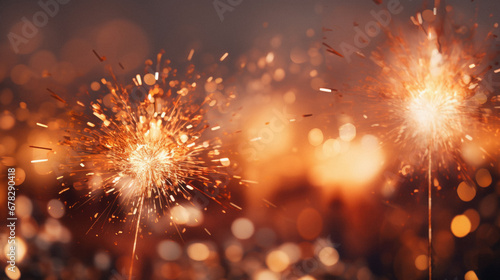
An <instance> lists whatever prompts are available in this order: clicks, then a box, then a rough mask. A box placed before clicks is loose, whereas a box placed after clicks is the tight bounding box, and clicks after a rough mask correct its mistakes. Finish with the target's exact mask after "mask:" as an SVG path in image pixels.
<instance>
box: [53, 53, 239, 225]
mask: <svg viewBox="0 0 500 280" xmlns="http://www.w3.org/2000/svg"><path fill="white" fill-rule="evenodd" d="M160 59H161V54H160V55H159V57H158V60H159V61H160ZM142 79H144V83H143V82H142ZM212 80H213V78H212V77H210V78H209V79H208V81H206V82H207V83H210V82H212ZM217 80H218V81H219V83H220V81H221V79H217ZM103 81H104V82H105V86H106V87H107V90H108V91H109V95H108V96H107V100H104V99H98V100H97V101H93V102H92V103H91V104H90V105H91V106H90V107H91V110H92V118H89V117H88V114H87V113H86V112H80V113H76V112H73V113H72V128H71V129H70V130H69V132H70V136H68V137H66V140H65V141H64V142H62V144H63V145H67V146H70V147H71V149H72V150H73V151H74V155H75V156H74V157H72V158H71V162H70V163H69V164H67V165H66V166H65V168H68V169H69V170H70V171H71V174H70V176H71V177H73V178H75V180H76V184H77V185H81V184H88V185H89V186H92V187H93V189H92V190H91V192H90V193H89V194H88V196H90V197H93V196H95V193H103V192H104V193H105V194H110V193H111V194H116V195H117V198H119V200H120V203H119V204H121V208H122V209H124V210H126V211H128V212H129V213H132V214H133V215H135V214H136V213H137V211H138V210H142V209H138V208H144V209H146V210H147V211H145V213H147V214H148V215H150V214H151V215H157V216H159V215H162V214H164V212H166V211H167V210H168V209H169V207H170V206H171V205H172V204H175V203H176V198H177V197H181V198H184V199H186V200H191V198H192V193H193V192H195V191H199V192H202V193H208V192H209V193H210V194H212V193H213V192H214V190H217V192H218V193H221V195H220V196H219V198H224V197H225V198H227V197H228V195H227V194H224V191H223V189H224V188H225V183H227V181H228V180H229V178H226V180H225V181H224V180H221V178H224V177H225V176H227V174H225V173H224V170H223V169H224V167H227V166H229V165H230V161H229V159H228V158H225V157H223V156H222V152H221V150H220V149H221V140H220V139H218V138H208V137H207V136H206V135H205V134H207V133H205V131H206V129H207V128H209V127H210V125H209V124H208V122H207V120H206V119H205V118H204V115H205V113H206V110H207V108H210V105H212V106H214V105H215V104H216V102H217V99H216V98H215V97H214V96H213V95H211V94H209V95H207V96H205V97H204V98H203V97H202V98H201V100H196V97H197V96H198V98H199V96H200V93H199V90H197V89H198V87H199V86H201V87H202V88H203V85H204V84H203V81H202V80H201V75H200V74H197V73H196V72H195V70H194V66H192V65H190V66H189V67H188V71H187V72H186V75H185V77H180V75H179V74H178V72H177V70H175V69H173V68H172V67H171V66H170V62H169V61H167V62H166V63H165V66H163V67H162V68H161V69H160V73H159V72H156V73H155V74H153V73H147V74H145V75H144V78H141V75H137V78H136V79H134V81H135V83H136V86H138V87H140V88H141V89H143V92H144V96H141V93H137V90H135V91H134V89H137V87H133V86H132V87H123V86H122V85H120V84H119V83H117V82H116V79H115V80H114V82H110V81H105V80H103ZM103 100H104V101H103ZM197 102H198V103H197ZM78 104H80V105H81V106H82V105H83V103H82V102H78ZM212 130H214V129H213V128H212ZM96 181H97V183H96ZM223 181H224V182H223ZM96 186H97V187H96ZM214 200H215V201H218V200H217V199H216V198H214ZM138 219H140V215H139V216H138Z"/></svg>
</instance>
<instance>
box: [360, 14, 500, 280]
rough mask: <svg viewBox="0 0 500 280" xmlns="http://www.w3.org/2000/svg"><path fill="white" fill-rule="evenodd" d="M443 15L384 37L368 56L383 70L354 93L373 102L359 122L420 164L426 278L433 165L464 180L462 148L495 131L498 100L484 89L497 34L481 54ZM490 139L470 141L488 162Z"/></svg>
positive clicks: (466, 32) (465, 30)
mask: <svg viewBox="0 0 500 280" xmlns="http://www.w3.org/2000/svg"><path fill="white" fill-rule="evenodd" d="M440 9H441V8H439V9H438V8H436V9H435V10H434V15H433V16H429V14H432V12H430V10H429V11H428V12H430V13H427V18H428V19H431V20H430V22H424V20H423V19H422V15H421V14H420V13H419V14H418V15H417V16H416V17H412V20H413V22H414V23H415V25H416V26H417V28H415V30H413V31H414V32H408V33H406V34H404V35H403V34H400V35H395V34H394V33H391V32H388V33H387V36H388V41H387V42H388V43H387V45H385V46H383V47H380V48H378V49H377V50H375V51H373V52H372V54H371V57H370V58H371V60H372V61H373V62H374V63H375V64H376V65H378V66H379V67H380V68H379V69H380V71H378V73H377V74H374V75H370V76H369V77H368V78H367V79H366V83H365V84H364V85H363V86H362V87H361V89H359V91H360V92H363V93H362V97H363V98H365V100H367V101H369V102H370V103H371V104H369V105H368V107H369V110H366V111H364V116H365V118H368V119H371V120H372V127H378V128H382V129H383V130H384V133H382V135H381V136H382V138H383V140H384V143H385V144H386V145H390V146H391V148H392V149H393V150H399V151H400V152H399V153H400V154H404V155H410V157H411V156H412V155H415V154H417V158H418V160H419V161H420V164H422V163H425V164H424V166H425V167H424V168H423V170H426V173H427V179H428V180H427V187H428V193H427V194H428V197H427V198H428V270H429V279H431V278H432V218H431V217H432V176H433V167H434V168H435V167H436V166H439V168H440V170H441V169H445V170H446V169H447V170H448V171H452V170H456V171H458V172H459V173H460V176H463V177H464V178H468V177H469V176H468V172H467V165H466V164H465V160H464V156H463V147H464V145H465V144H467V143H472V141H474V140H475V138H481V137H482V136H485V135H489V136H491V135H496V134H497V133H498V122H497V120H498V117H497V116H496V115H495V105H494V103H495V102H496V98H495V97H491V96H490V94H491V92H489V91H488V90H487V87H486V86H485V85H484V84H483V81H484V80H485V79H486V74H488V73H489V71H490V70H492V66H491V65H492V64H493V62H494V61H495V60H496V59H497V58H498V57H497V56H498V54H497V53H495V54H488V47H489V46H488V44H490V45H493V40H494V36H493V35H492V34H491V33H489V34H488V35H487V38H486V40H484V41H485V42H486V46H481V47H479V48H478V47H477V46H475V45H473V44H472V43H471V41H472V40H471V38H473V37H474V36H476V32H477V30H476V27H477V26H475V27H471V28H469V27H466V26H461V27H460V25H458V24H455V23H452V22H451V21H450V18H449V15H447V14H446V13H445V14H441V15H440V16H439V17H438V16H436V11H441V10H440ZM443 11H444V9H443ZM495 72H496V71H495ZM486 138H487V137H486ZM488 140H490V141H491V140H493V141H494V139H482V141H481V143H479V142H480V141H477V142H476V143H474V144H476V145H479V146H480V150H481V151H482V152H483V153H484V154H483V155H482V157H487V156H488V154H487V151H486V149H485V148H483V147H482V146H481V145H484V144H485V143H486V142H487V141H488ZM403 157H404V156H403ZM414 159H415V158H414ZM408 160H411V159H408ZM415 163H416V164H419V163H418V162H415ZM452 172H453V171H452ZM406 173H407V172H406Z"/></svg>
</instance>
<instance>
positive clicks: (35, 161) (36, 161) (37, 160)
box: [31, 158, 49, 163]
mask: <svg viewBox="0 0 500 280" xmlns="http://www.w3.org/2000/svg"><path fill="white" fill-rule="evenodd" d="M47 161H49V160H48V159H46V158H45V159H35V160H32V161H31V163H39V162H47Z"/></svg>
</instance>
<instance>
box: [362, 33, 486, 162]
mask: <svg viewBox="0 0 500 280" xmlns="http://www.w3.org/2000/svg"><path fill="white" fill-rule="evenodd" d="M390 37H391V42H392V44H393V45H391V48H390V49H391V54H390V57H387V56H386V55H385V54H383V53H380V52H378V53H375V54H374V61H375V62H376V63H377V64H378V65H380V66H381V67H382V74H381V75H380V76H379V77H377V78H376V79H373V80H372V81H373V82H374V83H373V84H372V85H370V86H369V87H368V92H369V94H370V95H371V96H372V97H376V98H377V99H380V100H382V101H383V102H384V104H383V105H382V106H381V107H383V110H387V111H385V113H383V111H380V112H379V113H380V114H381V115H383V116H384V117H385V118H386V121H385V122H384V126H387V127H388V128H389V130H390V131H389V133H387V136H389V137H393V141H394V142H395V143H397V144H399V145H400V146H402V147H403V148H406V149H418V150H425V149H428V148H429V149H430V151H434V152H436V151H439V155H438V156H439V159H440V160H441V161H442V163H445V162H446V161H447V160H446V159H449V157H450V156H452V157H453V158H454V159H459V158H460V154H461V146H462V145H463V143H464V141H470V140H472V136H471V135H472V134H474V133H475V132H476V131H478V130H483V129H488V126H487V122H488V118H489V117H490V115H491V111H490V110H488V105H489V104H491V102H489V101H488V99H487V96H488V94H489V93H488V92H487V91H486V89H485V88H484V87H482V86H481V85H480V83H481V80H482V79H483V75H484V74H485V72H486V71H482V72H479V73H478V71H477V70H476V68H479V67H480V66H476V65H481V60H482V58H483V57H484V54H471V53H470V49H468V48H467V47H466V46H464V45H463V44H462V43H461V42H459V41H452V42H451V43H450V44H444V45H440V38H441V37H440V36H437V35H436V32H435V31H433V30H432V29H431V30H429V31H428V35H427V36H421V37H420V40H419V46H418V47H416V48H415V47H413V46H410V45H409V44H408V43H407V41H404V40H403V39H401V38H400V37H394V36H392V35H390ZM483 70H484V69H483ZM486 70H488V68H486Z"/></svg>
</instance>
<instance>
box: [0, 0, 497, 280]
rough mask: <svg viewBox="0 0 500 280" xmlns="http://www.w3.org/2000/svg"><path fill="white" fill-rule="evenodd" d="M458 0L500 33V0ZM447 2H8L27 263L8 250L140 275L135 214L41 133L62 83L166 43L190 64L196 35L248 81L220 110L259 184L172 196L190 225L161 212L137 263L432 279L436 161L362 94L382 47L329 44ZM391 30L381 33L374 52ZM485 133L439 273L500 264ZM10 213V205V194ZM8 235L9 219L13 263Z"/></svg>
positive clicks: (457, 200) (60, 128)
mask: <svg viewBox="0 0 500 280" xmlns="http://www.w3.org/2000/svg"><path fill="white" fill-rule="evenodd" d="M441 2H445V1H441ZM448 2H450V3H449V4H450V5H452V6H450V7H452V8H453V17H454V18H455V20H456V22H460V24H462V25H463V26H473V25H474V23H477V24H478V26H479V28H478V35H477V36H476V37H474V38H471V40H477V43H478V44H481V43H483V41H482V40H483V38H484V37H485V35H486V34H488V33H489V32H492V33H493V34H498V29H497V27H498V24H496V25H495V23H497V22H498V21H499V20H500V14H499V13H500V3H499V2H498V1H496V0H489V1H473V2H471V1H466V0H463V1H448ZM391 5H392V6H391ZM433 6H434V1H410V0H400V1H397V0H389V1H385V0H384V1H382V0H380V1H371V0H356V1H348V2H347V1H340V0H339V1H326V0H314V1H299V0H288V1H285V0H276V1H264V0H257V1H254V0H252V1H250V0H215V1H212V0H210V1H173V0H171V1H166V0H163V1H158V0H152V1H147V2H139V1H131V0H120V1H118V0H106V1H97V0H90V1H78V0H64V1H63V0H59V1H57V0H41V1H39V2H37V1H26V0H22V1H2V2H0V34H3V35H2V36H1V37H0V83H1V84H0V106H1V109H0V131H1V134H0V157H1V163H0V167H1V175H0V179H1V184H2V186H7V168H8V167H10V166H15V167H16V168H17V169H16V177H17V178H16V180H17V181H16V185H17V186H18V191H17V192H16V211H17V212H16V216H17V217H18V224H17V225H18V227H16V240H17V242H18V248H17V250H18V251H17V266H18V267H19V271H20V272H16V273H12V272H9V271H8V270H7V266H6V268H5V270H4V269H2V270H3V271H2V277H4V278H5V277H6V278H5V279H50V280H52V279H128V271H129V270H128V269H129V267H130V254H131V250H132V243H133V230H132V226H131V225H129V224H121V223H120V224H106V223H99V224H97V225H95V226H93V223H94V219H95V217H94V214H95V213H96V212H97V211H99V207H100V206H99V205H95V204H83V205H81V207H72V208H70V206H71V205H74V204H75V203H78V202H81V197H82V196H83V194H84V193H82V192H81V191H78V190H75V189H73V188H72V189H70V190H69V191H66V192H64V193H61V194H60V192H61V190H62V189H63V187H62V186H61V185H60V183H59V182H58V181H57V180H56V178H57V176H58V175H57V168H58V163H57V162H56V161H48V162H41V163H31V161H32V160H38V159H43V158H46V157H47V151H44V150H39V149H32V148H30V147H29V146H30V145H31V146H33V145H35V146H42V147H54V146H57V143H58V142H59V141H60V140H61V138H62V137H63V135H65V134H64V128H65V125H66V124H67V119H66V111H65V108H64V107H65V106H64V104H61V102H57V101H56V100H54V99H53V98H51V97H50V93H49V92H48V91H47V88H49V89H50V90H52V91H54V92H56V93H57V94H58V95H59V96H61V97H62V98H64V99H65V100H67V101H68V102H72V103H75V102H76V101H77V100H83V101H87V102H88V101H91V100H95V99H97V98H103V97H104V96H103V95H104V94H103V91H102V90H101V89H100V87H101V79H102V78H107V79H109V76H110V74H109V71H108V70H107V67H108V66H109V67H111V68H112V69H113V72H114V73H115V75H116V76H117V79H118V80H119V81H121V82H122V83H124V84H130V83H132V79H133V78H134V77H135V76H136V74H143V73H144V65H145V64H144V63H145V61H146V60H147V59H154V58H155V57H156V55H157V53H159V52H160V51H161V50H165V55H164V56H165V57H167V58H169V59H171V60H172V62H173V64H175V65H179V66H180V67H182V66H185V65H187V64H188V56H189V55H190V53H191V51H193V55H192V60H191V61H192V62H193V63H194V64H195V65H196V66H197V67H198V68H199V69H201V70H202V71H205V72H210V73H214V76H218V77H222V78H223V79H224V90H223V91H221V94H224V95H228V94H234V95H235V96H236V97H235V98H234V100H233V101H232V103H231V106H230V107H229V108H228V109H225V110H222V109H220V110H219V111H216V112H212V113H209V114H208V121H209V122H210V123H212V124H218V125H221V126H222V127H223V130H224V132H226V134H225V135H226V136H225V137H222V140H223V142H224V148H225V149H226V150H227V152H228V153H230V154H231V156H230V158H231V162H232V163H233V165H232V167H233V168H232V169H231V170H230V173H232V174H234V175H239V176H242V177H243V178H244V179H246V180H248V181H250V183H248V184H247V185H245V186H242V185H235V186H233V185H231V187H230V191H231V194H232V198H231V201H232V202H234V203H235V204H236V205H238V206H239V207H241V210H235V209H233V210H225V209H224V208H223V207H221V206H219V205H218V204H216V203H210V204H209V205H208V206H207V209H206V210H204V209H198V208H196V207H195V206H192V205H190V204H185V205H183V206H182V207H179V208H176V209H172V210H171V211H172V214H171V216H172V217H173V219H174V220H175V221H176V222H177V223H178V224H179V225H180V226H181V228H183V229H184V230H183V231H184V232H183V233H182V234H178V233H177V231H176V230H175V228H174V227H172V226H171V225H170V222H169V218H170V217H166V218H165V220H164V221H160V222H158V223H151V224H148V225H146V227H145V228H144V229H143V230H142V231H141V233H140V234H139V239H138V245H137V259H136V260H135V261H134V273H133V274H134V275H133V277H134V278H133V279H256V280H264V279H266V280H267V279H270V280H272V279H303V280H305V279H308V280H309V279H358V280H369V279H426V277H427V201H426V199H427V194H426V182H427V178H426V170H425V164H424V163H423V165H424V166H420V164H419V162H418V161H417V163H414V164H411V165H408V166H407V165H405V166H404V168H403V166H402V160H401V158H402V157H403V156H405V155H400V154H401V152H400V151H398V150H394V149H395V148H394V147H388V146H384V145H383V144H382V142H381V141H380V139H379V136H378V135H377V134H376V132H374V131H373V129H368V128H369V127H368V126H367V125H366V123H364V122H363V110H362V109H360V108H358V107H356V104H359V102H360V100H357V99H356V98H359V96H358V97H349V91H348V90H347V89H348V88H352V87H354V86H355V84H356V83H359V81H363V80H364V77H365V76H366V75H367V73H370V71H371V70H372V69H373V63H369V62H367V60H366V59H363V58H362V57H361V56H360V55H356V54H353V55H349V56H346V55H345V53H343V54H344V57H340V56H339V55H336V54H333V53H332V52H329V51H327V50H328V49H330V50H331V49H334V50H335V51H337V52H340V51H341V49H342V48H341V45H342V43H347V44H350V45H354V44H355V40H356V39H355V38H356V37H355V36H356V31H355V29H354V27H357V26H365V25H366V24H367V23H369V22H370V21H373V20H374V17H373V12H378V11H381V10H391V9H395V10H397V11H398V12H397V13H394V14H392V16H391V20H390V28H400V29H401V30H403V31H405V30H406V31H407V30H410V31H414V30H412V29H411V28H412V26H413V24H412V23H411V20H410V17H411V16H415V15H416V14H417V13H418V12H422V11H424V10H429V9H432V7H433ZM458 27H459V26H458ZM458 27H457V28H458ZM482 35H484V36H482ZM386 39H387V36H386V35H385V34H384V33H383V32H380V35H376V36H374V37H373V38H371V40H370V42H369V43H368V45H367V46H365V47H363V48H362V50H361V52H362V53H364V54H369V53H370V52H371V51H372V50H374V49H376V48H377V47H378V46H380V45H381V44H382V43H383V42H384V41H385V40H386ZM324 43H325V44H326V45H325V44H324ZM497 43H498V41H497ZM492 48H496V50H494V51H496V52H497V53H498V50H499V49H500V47H499V46H498V45H494V46H493V47H492ZM225 53H228V56H227V57H226V58H225V59H224V60H223V61H220V59H219V58H221V57H222V56H223V55H224V54H225ZM98 57H100V58H101V60H104V61H100V60H99V59H98ZM104 57H105V59H103V58H104ZM497 58H498V55H497ZM491 63H492V64H493V61H492V62H491ZM497 68H498V67H497ZM490 74H491V75H486V77H487V78H486V80H485V82H488V85H487V86H489V87H490V88H491V95H492V96H494V95H497V94H498V86H500V77H496V76H494V75H493V72H492V71H491V73H490ZM320 88H325V89H338V91H335V90H334V91H333V92H328V90H326V92H325V91H321V90H320ZM344 89H345V90H344ZM37 123H42V124H45V125H46V126H47V127H40V126H39V125H37ZM235 131H240V132H239V133H233V132H235ZM493 142H495V143H493V144H496V140H495V141H493ZM490 146H493V147H498V146H497V145H490ZM478 149H479V148H478V147H476V146H472V147H470V148H467V149H464V152H467V154H465V155H464V157H465V158H466V164H467V174H468V176H469V179H470V180H465V179H464V178H462V177H460V176H456V174H455V173H456V172H448V171H447V170H445V168H442V169H443V170H438V172H435V173H436V178H435V182H434V187H435V190H436V191H435V196H434V200H433V205H434V212H433V224H434V231H433V232H434V248H433V249H434V275H435V277H436V279H467V280H473V279H497V277H498V275H500V247H499V245H500V243H499V241H500V231H499V227H500V215H499V213H500V208H499V205H498V204H499V196H500V184H499V183H498V175H499V171H500V167H499V165H498V159H499V157H498V152H497V150H498V148H493V149H492V150H490V151H488V152H489V154H490V157H482V156H480V155H479V156H478V154H480V152H478ZM4 189H5V191H2V192H1V193H0V201H1V202H2V205H6V202H7V190H6V188H3V187H2V190H4ZM223 210H225V211H223ZM0 213H2V219H4V220H6V218H3V217H7V209H6V207H3V208H2V209H1V210H0ZM8 234H9V233H8V232H7V231H5V228H4V229H2V231H1V233H0V246H1V247H0V248H2V250H3V251H2V252H5V253H2V255H1V256H0V259H1V260H2V262H3V263H4V265H5V264H6V261H7V253H8V250H9V249H8V246H7V245H8V244H7V240H8V236H9V235H8Z"/></svg>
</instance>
